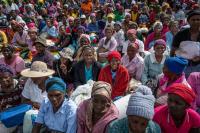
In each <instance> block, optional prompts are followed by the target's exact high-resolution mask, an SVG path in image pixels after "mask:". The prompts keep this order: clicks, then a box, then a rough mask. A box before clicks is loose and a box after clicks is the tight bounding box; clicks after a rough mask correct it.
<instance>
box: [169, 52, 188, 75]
mask: <svg viewBox="0 0 200 133" xmlns="http://www.w3.org/2000/svg"><path fill="white" fill-rule="evenodd" d="M165 65H166V66H167V68H168V69H169V71H170V72H173V73H175V74H182V73H183V71H184V70H185V69H186V67H187V65H188V60H187V59H185V58H182V57H179V56H176V57H170V58H168V59H166V60H165Z"/></svg>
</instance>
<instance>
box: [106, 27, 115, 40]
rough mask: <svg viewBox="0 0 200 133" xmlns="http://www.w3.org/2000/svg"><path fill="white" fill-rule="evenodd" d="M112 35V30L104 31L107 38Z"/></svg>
mask: <svg viewBox="0 0 200 133" xmlns="http://www.w3.org/2000/svg"><path fill="white" fill-rule="evenodd" d="M112 35H113V31H112V30H108V29H107V30H106V31H105V36H106V37H107V38H111V37H112Z"/></svg>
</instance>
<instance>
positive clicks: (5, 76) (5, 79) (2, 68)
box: [0, 64, 22, 112]
mask: <svg viewBox="0 0 200 133" xmlns="http://www.w3.org/2000/svg"><path fill="white" fill-rule="evenodd" d="M21 92H22V87H21V88H20V87H19V83H18V81H17V80H15V79H14V78H13V72H12V70H11V68H9V67H8V66H6V65H4V64H0V103H1V105H0V112H2V111H4V110H6V109H7V108H9V107H13V106H17V105H19V104H20V103H21Z"/></svg>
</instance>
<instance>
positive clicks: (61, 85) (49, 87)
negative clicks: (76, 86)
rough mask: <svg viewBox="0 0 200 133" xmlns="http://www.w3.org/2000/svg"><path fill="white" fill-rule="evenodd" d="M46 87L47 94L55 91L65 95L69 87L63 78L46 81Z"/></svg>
mask: <svg viewBox="0 0 200 133" xmlns="http://www.w3.org/2000/svg"><path fill="white" fill-rule="evenodd" d="M45 87H46V91H47V92H49V91H53V90H55V91H60V92H62V93H64V94H65V93H66V88H67V85H66V83H65V82H64V81H63V80H62V79H61V78H58V77H52V78H49V79H47V80H46V82H45Z"/></svg>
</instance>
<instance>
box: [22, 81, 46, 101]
mask: <svg viewBox="0 0 200 133" xmlns="http://www.w3.org/2000/svg"><path fill="white" fill-rule="evenodd" d="M22 96H23V97H25V98H26V99H29V100H31V101H32V102H37V103H40V104H41V103H42V101H43V100H44V99H45V98H47V92H46V91H44V92H42V90H41V89H39V88H38V85H36V84H35V83H34V82H33V81H32V80H31V78H29V79H28V80H27V81H26V83H25V86H24V90H23V91H22Z"/></svg>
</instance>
